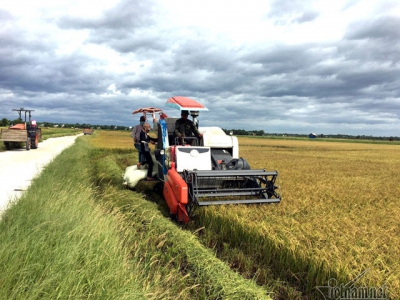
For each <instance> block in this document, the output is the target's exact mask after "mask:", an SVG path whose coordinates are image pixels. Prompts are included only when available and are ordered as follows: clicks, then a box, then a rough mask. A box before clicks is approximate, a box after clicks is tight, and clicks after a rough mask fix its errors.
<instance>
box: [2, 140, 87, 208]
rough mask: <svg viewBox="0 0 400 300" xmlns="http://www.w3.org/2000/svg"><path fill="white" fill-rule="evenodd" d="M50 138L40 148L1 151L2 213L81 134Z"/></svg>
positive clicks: (40, 144)
mask: <svg viewBox="0 0 400 300" xmlns="http://www.w3.org/2000/svg"><path fill="white" fill-rule="evenodd" d="M79 135H82V134H79ZM79 135H76V136H66V137H59V138H50V139H47V140H45V141H43V142H41V143H39V147H38V149H31V150H30V151H27V150H25V149H15V150H9V151H5V152H0V215H1V214H2V213H3V211H4V210H6V208H7V205H8V203H9V202H10V201H13V200H17V199H18V198H19V197H20V196H21V195H22V193H23V192H24V191H26V189H27V188H28V187H29V185H30V184H31V180H32V179H33V178H34V177H35V176H36V175H38V174H40V172H41V171H42V169H43V167H44V166H45V165H46V164H48V163H49V162H50V161H52V160H53V159H54V157H56V156H57V155H58V154H60V153H61V152H62V151H63V150H64V149H65V148H67V147H69V146H71V145H72V144H73V143H74V142H75V139H76V138H77V137H78V136H79Z"/></svg>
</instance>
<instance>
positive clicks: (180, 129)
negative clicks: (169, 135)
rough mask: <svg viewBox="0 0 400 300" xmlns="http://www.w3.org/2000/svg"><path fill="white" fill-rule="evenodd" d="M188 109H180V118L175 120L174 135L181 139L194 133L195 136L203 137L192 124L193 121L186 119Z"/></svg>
mask: <svg viewBox="0 0 400 300" xmlns="http://www.w3.org/2000/svg"><path fill="white" fill-rule="evenodd" d="M188 116H189V111H188V110H182V111H181V118H180V119H178V120H176V122H175V131H174V133H175V135H176V136H177V137H179V139H180V140H181V141H182V140H183V138H185V137H193V136H194V135H195V136H196V137H197V138H201V137H203V135H202V134H201V133H200V132H199V130H198V129H197V127H196V126H194V124H193V122H192V121H191V120H189V119H188Z"/></svg>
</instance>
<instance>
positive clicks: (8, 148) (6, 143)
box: [4, 142, 11, 150]
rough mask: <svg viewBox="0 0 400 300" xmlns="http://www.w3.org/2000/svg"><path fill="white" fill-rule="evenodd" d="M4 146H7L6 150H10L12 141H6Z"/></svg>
mask: <svg viewBox="0 0 400 300" xmlns="http://www.w3.org/2000/svg"><path fill="white" fill-rule="evenodd" d="M4 147H6V150H10V149H11V147H10V143H9V142H4Z"/></svg>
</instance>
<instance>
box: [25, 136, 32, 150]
mask: <svg viewBox="0 0 400 300" xmlns="http://www.w3.org/2000/svg"><path fill="white" fill-rule="evenodd" d="M26 150H31V139H30V138H27V139H26Z"/></svg>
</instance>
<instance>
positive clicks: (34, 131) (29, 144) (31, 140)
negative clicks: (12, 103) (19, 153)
mask: <svg viewBox="0 0 400 300" xmlns="http://www.w3.org/2000/svg"><path fill="white" fill-rule="evenodd" d="M13 111H17V112H18V114H19V119H20V120H22V116H23V115H22V113H24V122H23V123H19V124H16V125H13V126H10V127H9V128H7V129H2V130H1V139H0V141H2V142H4V146H5V147H6V149H7V150H10V149H11V145H13V144H14V145H16V144H19V143H25V148H26V150H30V149H37V148H38V146H39V140H40V139H41V138H42V130H41V129H40V128H38V126H37V124H36V121H35V120H31V117H32V114H31V112H32V111H35V110H32V109H24V108H16V109H13Z"/></svg>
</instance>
